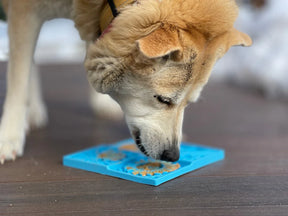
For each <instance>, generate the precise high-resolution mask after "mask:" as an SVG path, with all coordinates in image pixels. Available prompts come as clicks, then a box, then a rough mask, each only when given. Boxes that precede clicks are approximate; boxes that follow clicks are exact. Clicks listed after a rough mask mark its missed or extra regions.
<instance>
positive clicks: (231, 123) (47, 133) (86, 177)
mask: <svg viewBox="0 0 288 216" xmlns="http://www.w3.org/2000/svg"><path fill="white" fill-rule="evenodd" d="M6 66H7V65H6V64H5V63H0V104H1V108H0V109H2V104H3V100H4V95H5V94H4V92H5V82H4V81H5V73H4V71H5V70H6ZM40 69H41V72H42V75H43V85H44V95H45V99H46V101H47V105H48V109H49V117H50V119H49V120H50V122H49V125H48V126H47V128H45V129H41V130H38V131H33V132H32V133H31V134H29V136H28V138H27V145H26V148H25V155H24V157H22V158H19V159H17V160H16V161H15V162H7V163H5V165H4V166H0V215H1V216H2V215H3V216H6V215H21V216H22V215H29V216H34V215H45V216H47V215H48V216H49V215H53V216H54V215H57V216H58V215H64V216H65V215H69V216H70V215H77V216H79V215H83V216H86V215H104V216H105V215H113V216H114V215H125V216H126V215H128V216H129V215H137V216H142V215H143V216H146V215H156V216H161V215H165V216H170V215H201V216H210V215H213V216H231V215H233V216H240V215H245V216H246V215H249V216H254V215H261V216H262V215H263V216H266V215H267V216H272V215H273V216H274V215H279V216H281V215H283V216H284V215H285V216H286V215H287V211H288V196H287V194H288V159H287V155H288V104H287V103H284V102H277V101H266V100H265V99H264V98H262V97H261V96H259V95H257V94H251V93H247V92H246V91H244V90H240V89H237V88H233V87H230V86H227V85H220V84H213V83H210V85H209V84H208V86H207V88H206V89H205V90H204V94H203V96H202V99H201V101H200V102H199V103H197V104H193V105H191V106H189V107H188V108H187V111H186V113H185V120H184V127H183V130H184V133H185V137H186V139H187V140H189V141H193V142H196V143H201V144H205V145H210V146H215V147H221V148H225V150H226V159H225V160H224V161H222V162H219V163H216V164H214V165H211V166H208V167H206V168H203V169H200V170H197V171H195V172H192V173H188V174H186V175H184V176H182V177H179V178H177V179H175V180H172V181H170V182H167V183H165V184H163V185H160V186H158V187H153V186H147V185H142V184H137V183H133V182H129V181H125V180H121V179H117V178H113V177H109V176H103V175H99V174H95V173H90V172H85V171H81V170H76V169H72V168H67V167H64V166H62V164H61V160H62V156H63V155H65V154H67V153H70V152H74V151H77V150H80V149H83V148H86V147H89V146H92V145H96V144H101V143H110V142H114V141H118V140H120V139H125V138H127V137H129V132H128V129H127V126H126V125H125V123H124V121H107V120H105V119H100V118H95V117H94V116H93V111H92V110H91V108H90V106H89V103H88V82H87V81H86V78H85V72H84V70H83V68H82V66H81V65H46V66H45V65H44V66H41V67H40Z"/></svg>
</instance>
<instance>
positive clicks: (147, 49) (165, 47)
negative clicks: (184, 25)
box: [137, 27, 182, 58]
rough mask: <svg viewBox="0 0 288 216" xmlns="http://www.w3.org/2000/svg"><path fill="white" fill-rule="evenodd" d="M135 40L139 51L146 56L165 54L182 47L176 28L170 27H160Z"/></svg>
mask: <svg viewBox="0 0 288 216" xmlns="http://www.w3.org/2000/svg"><path fill="white" fill-rule="evenodd" d="M137 42H138V47H139V50H140V51H141V53H142V54H144V55H145V56H146V57H148V58H157V57H161V56H165V55H167V54H169V53H171V52H174V51H179V50H181V49H182V47H181V44H180V41H179V37H178V32H177V30H176V29H171V28H162V27H160V28H158V29H156V30H155V31H153V32H152V33H150V34H149V35H147V36H145V37H143V38H141V39H139V40H138V41H137Z"/></svg>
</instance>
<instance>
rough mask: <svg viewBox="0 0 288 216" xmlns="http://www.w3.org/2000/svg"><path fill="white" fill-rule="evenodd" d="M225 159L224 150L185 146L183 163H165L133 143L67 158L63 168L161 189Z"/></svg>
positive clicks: (96, 149)
mask: <svg viewBox="0 0 288 216" xmlns="http://www.w3.org/2000/svg"><path fill="white" fill-rule="evenodd" d="M224 157H225V151H224V150H222V149H216V148H211V147H207V146H201V145H196V144H191V143H185V142H182V144H181V150H180V159H179V161H177V162H174V163H170V162H164V161H159V160H154V159H151V158H149V157H146V156H145V155H143V154H142V153H141V152H140V151H139V150H138V149H137V147H136V146H135V145H134V141H133V140H132V139H129V140H124V141H121V142H118V143H115V144H112V145H100V146H95V147H92V148H89V149H85V150H82V151H79V152H75V153H72V154H69V155H66V156H64V157H63V164H64V165H65V166H68V167H73V168H78V169H83V170H87V171H92V172H96V173H100V174H104V175H110V176H114V177H118V178H122V179H127V180H130V181H134V182H138V183H143V184H149V185H154V186H157V185H160V184H162V183H164V182H166V181H169V180H171V179H173V178H176V177H178V176H180V175H183V174H185V173H188V172H190V171H193V170H196V169H199V168H201V167H204V166H206V165H209V164H211V163H214V162H217V161H219V160H222V159H224Z"/></svg>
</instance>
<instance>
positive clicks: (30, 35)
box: [0, 1, 42, 163]
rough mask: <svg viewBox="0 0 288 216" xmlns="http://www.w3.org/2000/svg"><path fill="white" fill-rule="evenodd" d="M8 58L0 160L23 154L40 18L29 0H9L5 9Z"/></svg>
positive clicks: (0, 130) (0, 131) (0, 133)
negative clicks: (22, 1) (21, 0)
mask: <svg viewBox="0 0 288 216" xmlns="http://www.w3.org/2000/svg"><path fill="white" fill-rule="evenodd" d="M7 15H8V28H9V29H8V34H9V38H10V42H9V48H10V58H9V64H8V74H7V93H6V98H5V103H4V109H3V115H2V119H1V125H0V162H1V163H4V161H5V160H11V159H15V158H16V156H21V155H22V154H23V148H24V142H25V131H26V130H27V129H28V122H27V119H26V114H27V106H28V99H29V98H28V91H29V78H30V70H31V65H32V59H33V54H34V49H35V45H36V41H37V37H38V34H39V31H40V27H41V24H42V22H41V20H40V19H39V17H38V16H37V14H36V13H35V12H34V11H33V8H32V5H31V4H23V5H22V4H17V1H13V2H11V4H10V8H9V12H8V14H7Z"/></svg>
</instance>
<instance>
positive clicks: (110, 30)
mask: <svg viewBox="0 0 288 216" xmlns="http://www.w3.org/2000/svg"><path fill="white" fill-rule="evenodd" d="M2 3H3V6H4V9H5V11H6V14H7V18H8V25H9V37H10V44H9V45H10V60H9V64H8V89H7V95H6V99H5V104H4V112H3V116H2V120H1V126H0V160H1V163H4V161H5V160H11V159H15V158H16V156H21V155H22V154H23V148H24V142H25V134H26V132H27V131H28V129H29V128H30V127H33V126H36V127H41V126H43V125H45V124H46V122H47V114H46V109H45V106H44V103H43V100H42V97H41V90H40V84H39V80H38V75H37V71H36V70H34V69H33V68H34V67H33V54H34V50H35V46H36V41H37V37H38V34H39V31H40V28H41V25H42V24H43V22H45V21H46V20H49V19H53V18H57V17H65V18H70V19H73V20H74V22H75V26H76V28H77V29H78V31H79V33H80V36H81V38H82V39H83V40H85V41H86V42H87V55H86V60H85V67H86V70H87V76H88V80H89V82H90V84H91V86H93V87H94V88H95V89H96V91H98V92H100V93H104V94H109V95H110V96H111V97H112V98H114V99H115V100H116V101H117V102H118V103H119V105H120V106H121V108H122V110H123V112H124V115H125V118H126V122H127V124H128V127H129V129H130V132H131V134H132V136H133V138H134V139H135V142H136V144H137V145H138V147H139V149H140V150H141V151H142V152H143V153H145V154H146V155H149V156H151V157H153V158H155V159H162V160H167V161H175V160H178V158H179V143H180V141H181V134H182V121H183V114H184V109H185V107H186V106H187V105H188V104H189V103H190V102H196V101H197V99H198V97H199V95H200V92H201V90H202V88H203V86H204V85H205V84H206V83H207V81H208V78H209V76H210V72H211V69H212V67H213V65H214V63H215V62H216V61H217V59H219V58H220V57H222V56H223V55H224V54H225V53H226V52H227V50H228V49H229V48H230V47H231V46H234V45H243V46H249V45H251V43H252V42H251V39H250V37H249V36H247V35H246V34H244V33H241V32H239V31H237V30H236V29H234V28H233V24H234V21H235V19H236V17H237V12H238V10H237V5H236V4H235V2H234V1H233V0H137V1H125V0H119V1H118V0H115V4H116V5H117V6H118V10H119V11H120V14H119V15H118V16H117V17H116V18H115V19H114V20H113V21H112V23H111V24H109V23H110V22H111V20H112V17H111V12H110V10H109V7H108V6H107V1H105V0H74V1H73V0H25V1H19V0H2ZM107 25H108V27H107ZM101 30H102V31H103V33H102V36H101V37H100V38H98V36H99V33H100V32H101Z"/></svg>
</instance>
